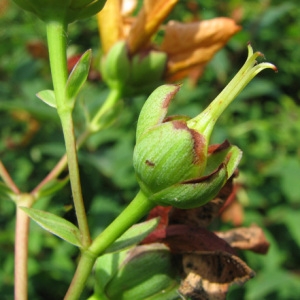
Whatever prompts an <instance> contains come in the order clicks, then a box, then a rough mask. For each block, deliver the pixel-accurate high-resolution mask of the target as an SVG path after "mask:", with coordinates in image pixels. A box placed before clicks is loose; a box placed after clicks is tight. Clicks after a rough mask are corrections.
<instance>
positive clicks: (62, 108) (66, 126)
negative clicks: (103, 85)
mask: <svg viewBox="0 0 300 300" xmlns="http://www.w3.org/2000/svg"><path fill="white" fill-rule="evenodd" d="M66 32H67V25H66V23H65V22H64V21H62V20H59V19H58V20H56V21H50V22H48V23H47V39H48V48H49V56H50V66H51V74H52V80H53V87H54V93H55V100H56V106H57V112H58V114H59V117H60V120H61V124H62V129H63V134H64V139H65V144H66V153H67V160H68V167H69V174H70V182H71V189H72V195H73V202H74V207H75V211H76V216H77V222H78V227H79V230H80V233H81V236H82V245H83V247H84V248H87V247H88V246H89V245H90V243H91V238H90V231H89V227H88V222H87V217H86V212H85V208H84V202H83V198H82V191H81V183H80V176H79V167H78V158H77V149H76V141H75V134H74V125H73V119H72V107H71V106H70V105H69V104H68V103H67V101H66V100H67V99H66V95H65V87H66V82H67V78H68V72H67V56H66Z"/></svg>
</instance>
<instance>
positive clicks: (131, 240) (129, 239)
mask: <svg viewBox="0 0 300 300" xmlns="http://www.w3.org/2000/svg"><path fill="white" fill-rule="evenodd" d="M158 222H159V218H155V219H151V220H149V221H146V222H143V223H139V224H136V225H133V226H132V227H130V228H129V229H128V230H127V231H126V232H125V233H124V234H123V235H122V236H121V237H120V238H118V239H117V240H116V241H115V242H114V243H113V244H112V245H111V246H110V247H108V248H107V249H106V251H105V253H113V252H117V251H121V250H123V249H125V248H129V247H131V246H133V245H136V244H138V243H139V242H140V241H142V240H143V239H144V238H145V237H146V236H147V235H148V234H149V233H150V232H151V231H153V230H154V229H155V228H156V226H157V225H158Z"/></svg>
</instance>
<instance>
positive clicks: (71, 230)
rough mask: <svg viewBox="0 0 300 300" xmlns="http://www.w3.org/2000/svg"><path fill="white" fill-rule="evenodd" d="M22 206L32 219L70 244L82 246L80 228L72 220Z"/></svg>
mask: <svg viewBox="0 0 300 300" xmlns="http://www.w3.org/2000/svg"><path fill="white" fill-rule="evenodd" d="M20 208H21V209H22V210H23V211H25V213H27V215H28V216H29V217H30V218H31V219H32V220H34V221H35V222H36V223H38V224H39V225H40V226H41V227H43V228H44V229H46V230H47V231H49V232H51V233H52V234H54V235H57V236H58V237H60V238H61V239H63V240H65V241H67V242H68V243H70V244H73V245H75V246H77V247H82V245H81V241H80V232H79V229H78V228H77V227H76V226H75V225H74V224H72V223H71V222H69V221H67V220H65V219H63V218H61V217H58V216H56V215H54V214H51V213H48V212H45V211H42V210H39V209H35V208H28V207H20Z"/></svg>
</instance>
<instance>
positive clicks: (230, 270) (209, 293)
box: [179, 251, 254, 300]
mask: <svg viewBox="0 0 300 300" xmlns="http://www.w3.org/2000/svg"><path fill="white" fill-rule="evenodd" d="M182 262H183V270H184V273H185V274H186V275H187V276H186V278H185V280H184V281H183V284H182V285H181V287H180V289H179V291H180V292H181V293H184V292H189V293H191V291H192V292H194V293H195V292H196V290H197V289H198V296H199V298H193V299H209V300H212V299H213V300H217V299H225V296H226V293H227V291H228V288H229V287H230V286H231V285H232V284H234V283H238V284H243V283H244V282H246V281H247V280H249V279H251V278H252V277H253V276H254V272H253V271H252V270H251V269H250V268H249V267H248V265H247V264H246V263H245V262H244V261H243V260H241V259H240V258H239V257H237V256H235V255H233V254H231V253H227V252H221V251H215V252H199V253H197V254H185V255H183V261H182ZM190 274H193V275H190ZM196 275H198V276H199V277H197V276H196ZM197 280H198V281H197ZM187 281H188V282H187ZM191 286H194V287H195V289H194V290H193V289H191ZM188 287H189V288H188ZM200 296H201V297H202V298H201V297H200Z"/></svg>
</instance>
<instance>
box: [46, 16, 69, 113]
mask: <svg viewBox="0 0 300 300" xmlns="http://www.w3.org/2000/svg"><path fill="white" fill-rule="evenodd" d="M46 27H47V40H48V49H49V58H50V67H51V75H52V81H53V87H54V93H55V99H56V105H57V109H58V112H59V110H62V109H63V107H64V106H65V87H66V83H67V79H68V69H67V46H66V34H67V25H66V23H65V22H64V21H61V20H57V21H50V22H48V23H47V25H46Z"/></svg>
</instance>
